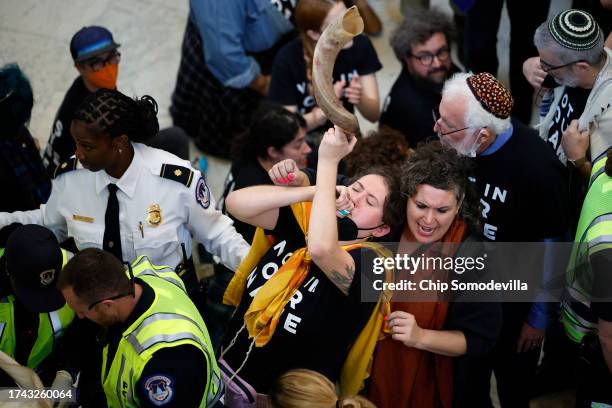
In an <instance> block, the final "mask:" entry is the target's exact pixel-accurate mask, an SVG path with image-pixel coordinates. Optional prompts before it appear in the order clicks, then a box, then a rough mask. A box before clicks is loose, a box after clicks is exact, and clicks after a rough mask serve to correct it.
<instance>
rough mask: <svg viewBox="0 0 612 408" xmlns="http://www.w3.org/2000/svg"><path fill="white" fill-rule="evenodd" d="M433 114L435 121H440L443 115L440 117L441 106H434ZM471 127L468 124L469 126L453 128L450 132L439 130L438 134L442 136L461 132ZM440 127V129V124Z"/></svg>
mask: <svg viewBox="0 0 612 408" xmlns="http://www.w3.org/2000/svg"><path fill="white" fill-rule="evenodd" d="M431 115H432V116H433V120H434V123H438V121H439V120H440V119H441V117H440V108H439V107H437V106H436V107H435V108H433V109H432V110H431ZM469 128H470V126H467V127H464V128H461V129H456V130H451V131H450V132H446V133H444V132H442V131H440V130H438V136H440V137H442V136H446V135H450V134H453V133H457V132H461V131H462V130H466V129H469ZM438 129H440V126H439V125H438Z"/></svg>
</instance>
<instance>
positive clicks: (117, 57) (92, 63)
mask: <svg viewBox="0 0 612 408" xmlns="http://www.w3.org/2000/svg"><path fill="white" fill-rule="evenodd" d="M119 61H121V53H120V52H119V51H113V52H111V53H110V54H109V55H108V56H107V57H106V58H98V57H96V58H92V59H90V60H86V61H83V65H88V66H89V67H91V69H93V70H94V71H99V70H101V69H102V68H104V67H105V66H106V65H107V64H118V63H119Z"/></svg>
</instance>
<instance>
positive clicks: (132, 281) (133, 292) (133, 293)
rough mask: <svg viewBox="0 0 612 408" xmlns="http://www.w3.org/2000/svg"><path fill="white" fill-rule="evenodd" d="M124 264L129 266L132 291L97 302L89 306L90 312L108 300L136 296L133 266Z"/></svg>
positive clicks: (127, 263)
mask: <svg viewBox="0 0 612 408" xmlns="http://www.w3.org/2000/svg"><path fill="white" fill-rule="evenodd" d="M123 264H124V265H127V268H128V273H129V275H130V290H129V291H127V292H123V293H120V294H118V295H115V296H111V297H108V298H102V299H99V300H96V301H95V302H93V303H90V304H89V308H88V310H91V309H93V308H94V307H96V306H97V305H98V304H100V303H102V302H104V301H106V300H117V299H121V298H122V297H126V296H134V295H135V293H136V291H135V288H134V272H133V271H132V265H130V264H129V262H123Z"/></svg>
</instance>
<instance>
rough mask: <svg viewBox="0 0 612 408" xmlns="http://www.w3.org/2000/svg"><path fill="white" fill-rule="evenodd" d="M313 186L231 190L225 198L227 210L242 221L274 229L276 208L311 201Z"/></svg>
mask: <svg viewBox="0 0 612 408" xmlns="http://www.w3.org/2000/svg"><path fill="white" fill-rule="evenodd" d="M314 191H315V187H297V188H296V187H281V186H253V187H247V188H243V189H240V190H236V191H232V192H231V193H230V194H229V195H228V196H227V198H226V200H225V206H226V208H227V210H228V211H229V212H230V214H232V215H233V216H234V217H236V218H237V219H239V220H240V221H242V222H246V223H248V224H251V225H254V226H256V227H262V228H265V229H269V230H270V229H274V227H275V226H276V222H277V221H278V209H279V208H281V207H285V206H288V205H291V204H294V203H299V202H301V201H311V200H312V197H313V195H314Z"/></svg>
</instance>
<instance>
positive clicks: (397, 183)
mask: <svg viewBox="0 0 612 408" xmlns="http://www.w3.org/2000/svg"><path fill="white" fill-rule="evenodd" d="M368 174H375V175H377V176H380V177H382V178H383V179H384V180H385V184H386V185H387V189H388V190H389V194H388V195H387V197H386V198H385V202H384V204H383V217H382V221H383V223H385V224H386V225H388V226H389V228H390V233H389V234H388V236H394V234H395V233H397V232H398V231H399V230H401V229H402V227H403V226H404V224H405V223H406V198H405V197H404V196H403V195H402V193H401V190H400V187H401V180H400V178H399V167H397V166H395V167H394V166H384V165H378V166H374V167H370V168H366V169H363V170H362V171H361V172H359V173H357V174H356V175H355V176H354V177H352V178H351V183H353V182H355V181H357V180H358V179H359V178H361V177H363V176H366V175H368Z"/></svg>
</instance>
